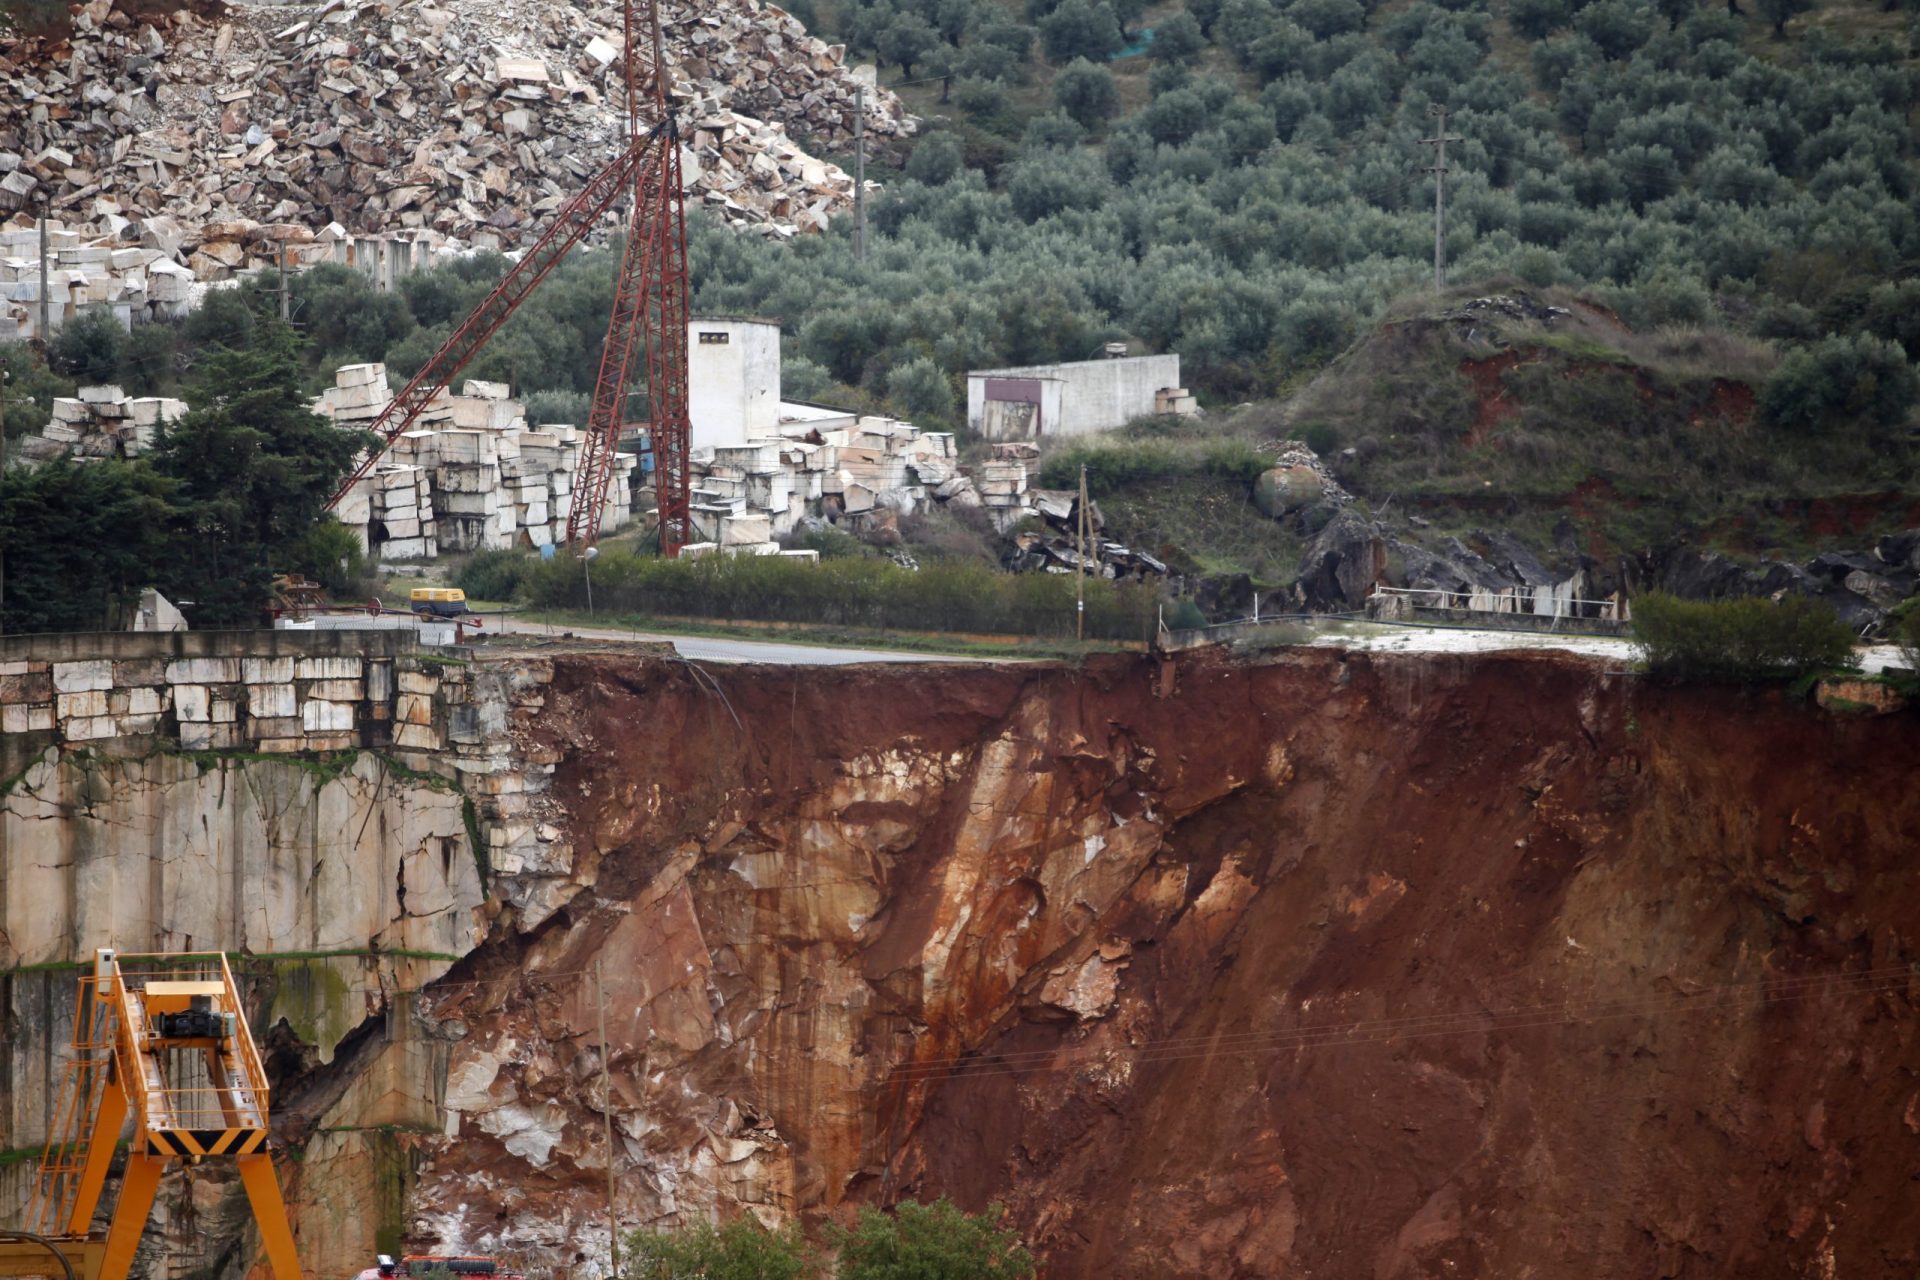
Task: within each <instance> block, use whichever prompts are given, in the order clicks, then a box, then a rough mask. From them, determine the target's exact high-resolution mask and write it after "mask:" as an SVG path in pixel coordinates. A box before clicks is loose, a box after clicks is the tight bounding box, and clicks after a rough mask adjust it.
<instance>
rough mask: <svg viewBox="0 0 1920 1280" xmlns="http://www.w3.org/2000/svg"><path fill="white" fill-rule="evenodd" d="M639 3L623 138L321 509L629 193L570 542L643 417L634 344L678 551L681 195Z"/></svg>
mask: <svg viewBox="0 0 1920 1280" xmlns="http://www.w3.org/2000/svg"><path fill="white" fill-rule="evenodd" d="M637 3H638V0H628V3H626V4H625V5H624V6H623V23H624V31H625V46H624V48H623V50H622V56H623V61H624V69H625V73H626V98H627V141H626V146H625V147H624V148H623V149H622V151H621V153H620V154H619V156H617V157H616V158H615V159H614V160H613V161H612V162H611V163H609V164H608V165H607V166H606V167H605V168H603V169H601V170H600V172H598V173H596V174H594V176H593V177H591V178H589V179H588V180H587V184H586V186H585V187H584V188H582V189H581V191H580V192H579V194H577V195H575V196H574V197H573V198H572V199H571V200H569V201H568V202H567V203H566V204H565V205H563V206H561V208H560V210H559V211H558V212H557V213H556V214H555V215H554V218H553V221H552V222H551V223H550V224H549V225H548V226H547V229H546V230H545V231H544V232H543V233H541V235H540V238H539V239H538V240H536V241H535V242H534V244H533V246H532V247H531V248H529V249H528V250H526V252H525V253H523V254H522V255H521V257H520V260H519V261H518V262H516V263H515V264H514V265H513V267H512V269H510V270H509V271H508V272H507V274H506V275H505V276H504V277H502V279H501V281H500V283H499V284H498V285H496V286H494V289H493V291H492V292H491V293H489V294H488V295H487V296H486V297H485V298H483V299H482V300H481V302H480V305H478V306H477V307H475V308H474V309H473V311H472V312H471V313H470V314H468V316H467V317H466V319H464V320H463V321H462V322H461V323H460V325H459V326H458V327H457V328H456V329H455V330H454V331H453V333H452V334H451V335H450V336H449V337H448V338H447V340H446V341H445V342H444V343H442V344H441V346H440V349H439V350H438V351H436V352H434V354H433V355H432V356H431V357H430V358H429V359H428V360H427V362H426V363H425V364H423V365H421V366H420V369H419V372H417V373H415V374H414V376H413V378H412V379H411V380H410V381H409V382H408V383H407V385H406V386H405V387H404V388H402V389H401V391H400V393H399V395H397V396H395V397H394V400H393V402H392V403H391V404H389V405H388V406H387V408H386V409H385V411H384V412H382V413H381V415H380V416H379V417H378V418H376V419H375V420H374V421H373V422H372V423H371V424H370V426H369V428H368V429H369V430H370V431H372V432H373V434H374V435H375V437H376V440H375V442H374V445H373V447H372V448H371V449H369V450H368V452H367V455H366V456H365V457H364V458H363V459H361V461H360V463H359V464H358V466H356V467H355V469H354V471H353V474H352V475H350V476H349V477H348V478H347V480H346V481H345V483H343V484H342V485H341V486H340V487H339V489H338V490H336V491H335V492H334V494H333V496H332V497H331V498H330V499H329V500H328V502H327V506H328V508H329V509H331V508H332V507H334V506H335V505H337V504H338V503H339V502H340V500H341V499H342V498H344V497H346V495H347V493H348V492H349V491H350V490H351V489H352V488H353V486H354V485H355V484H357V483H359V482H360V481H361V480H362V479H364V478H365V477H366V475H367V474H368V473H369V472H370V471H372V470H373V467H374V464H375V463H376V462H377V461H378V460H379V458H380V455H381V453H383V452H384V451H385V450H386V448H387V447H388V446H389V445H391V444H392V443H393V442H394V441H395V440H397V439H399V438H400V436H401V435H402V434H403V433H405V432H406V431H408V430H410V429H411V428H412V426H413V424H414V422H415V421H416V420H417V419H418V418H419V416H420V414H421V412H422V411H423V410H425V409H426V407H427V406H428V404H430V403H431V402H432V401H433V400H434V399H435V398H436V397H438V396H439V395H440V394H441V393H442V392H444V391H445V390H446V389H447V388H448V387H449V386H450V385H452V382H453V380H454V378H456V377H457V376H459V373H460V371H461V370H462V369H464V368H465V367H466V366H467V364H468V362H470V361H471V360H472V359H473V357H474V356H475V355H476V354H478V352H479V351H480V349H481V348H482V347H483V346H485V345H486V343H487V340H488V339H489V338H491V337H492V336H493V335H494V334H495V333H497V332H499V330H500V327H501V326H502V325H504V324H505V323H506V322H507V320H508V319H509V318H511V317H512V315H513V313H514V312H515V311H516V310H518V309H519V307H520V304H521V303H523V302H525V301H526V299H527V298H528V296H529V295H531V294H532V293H533V291H534V290H535V289H536V288H538V287H539V285H540V282H541V281H543V280H545V279H546V278H547V276H548V275H549V274H550V273H551V272H552V271H553V269H554V267H556V266H557V265H559V262H560V260H561V259H562V258H564V257H565V256H566V255H567V252H568V251H569V250H571V249H572V248H573V247H574V246H575V245H578V244H579V243H580V242H581V241H582V240H584V239H585V238H586V237H587V235H588V234H589V233H590V232H591V231H592V230H593V229H594V227H595V226H597V225H598V224H599V221H600V219H601V218H602V217H603V216H605V215H606V214H607V213H609V212H611V211H612V210H613V209H614V208H615V207H617V206H618V205H619V203H620V201H621V200H622V199H625V200H627V201H628V205H629V208H628V215H627V239H626V247H625V251H624V253H623V255H622V260H621V264H620V273H619V276H618V277H617V280H616V283H615V292H614V303H613V311H612V314H611V315H610V316H609V317H608V321H607V337H606V341H605V343H604V344H603V346H602V348H601V352H600V369H599V374H598V377H597V378H596V380H595V385H594V395H593V409H592V412H591V414H590V416H589V418H588V422H587V429H586V433H585V437H584V439H583V440H582V443H581V459H580V474H579V477H578V483H576V484H575V486H574V491H573V503H572V506H571V507H570V509H569V511H568V514H567V541H568V542H569V543H571V544H573V545H574V546H576V547H587V546H591V545H593V544H594V543H595V542H596V541H597V540H598V539H599V537H600V524H601V520H602V519H603V517H604V513H605V508H606V497H607V485H608V483H609V482H610V480H611V479H612V476H613V471H614V466H613V462H614V455H615V452H616V451H617V449H618V446H619V441H620V436H621V434H622V432H623V431H624V430H626V429H627V428H629V427H635V428H638V427H640V426H641V425H643V424H640V423H629V422H628V421H627V415H626V411H625V410H626V401H627V394H628V387H629V384H630V383H631V382H632V380H633V377H634V373H635V368H636V364H637V362H638V360H639V359H641V358H642V353H644V360H645V366H646V380H647V396H648V415H647V419H646V422H645V423H644V426H645V428H646V430H647V431H648V434H649V439H650V441H651V444H652V449H653V455H654V486H655V492H656V494H657V495H658V499H659V505H660V549H661V553H662V554H663V555H667V556H673V555H677V554H678V553H679V551H680V548H681V547H683V546H685V545H686V544H687V542H688V541H689V540H690V537H691V502H692V498H691V477H690V474H689V470H688V461H689V459H688V456H687V455H688V450H689V433H690V427H689V424H688V418H687V318H688V301H687V295H688V286H687V247H686V192H685V182H684V180H683V177H682V171H681V160H680V130H679V124H678V122H677V121H676V119H675V118H674V114H673V103H672V101H671V99H670V97H669V95H668V92H667V71H666V62H665V50H664V45H663V42H662V39H661V33H660V8H659V0H647V4H646V13H647V18H648V27H649V28H650V30H646V31H643V30H642V29H640V23H639V15H638V13H637V12H636V5H637ZM647 37H650V39H649V38H647ZM643 47H644V48H646V49H647V50H648V54H649V56H648V57H647V58H645V59H643V58H642V55H641V50H642V48H643ZM649 79H650V80H651V84H652V89H651V92H650V93H645V92H644V91H643V89H642V86H643V85H644V84H645V83H647V81H648V80H649ZM643 98H644V99H646V100H650V101H651V102H652V105H653V116H654V123H653V124H652V125H651V126H644V125H643V123H642V120H641V115H640V107H641V104H642V101H643Z"/></svg>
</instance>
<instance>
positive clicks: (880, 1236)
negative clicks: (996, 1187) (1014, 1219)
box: [835, 1199, 1034, 1280]
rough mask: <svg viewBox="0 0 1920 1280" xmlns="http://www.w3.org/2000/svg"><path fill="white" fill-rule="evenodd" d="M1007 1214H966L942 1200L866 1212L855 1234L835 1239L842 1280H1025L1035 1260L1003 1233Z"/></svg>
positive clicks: (996, 1211) (1016, 1239)
mask: <svg viewBox="0 0 1920 1280" xmlns="http://www.w3.org/2000/svg"><path fill="white" fill-rule="evenodd" d="M1001 1214H1002V1210H1001V1208H1000V1206H999V1205H994V1206H992V1207H991V1208H989V1209H988V1210H987V1212H985V1213H982V1214H973V1213H963V1212H961V1211H960V1210H959V1209H958V1208H956V1207H955V1206H954V1205H953V1204H952V1203H951V1202H949V1201H947V1200H945V1199H941V1200H937V1201H935V1202H934V1203H932V1204H916V1203H914V1202H913V1201H911V1200H909V1201H907V1202H905V1203H903V1204H901V1205H899V1206H897V1207H896V1208H895V1209H894V1211H893V1213H891V1214H886V1213H882V1212H880V1211H879V1210H877V1209H867V1208H863V1209H861V1210H860V1220H859V1222H858V1223H857V1224H855V1226H854V1228H853V1230H851V1231H847V1230H844V1229H842V1230H840V1231H838V1232H836V1233H835V1235H836V1239H835V1243H837V1244H838V1245H839V1246H840V1268H839V1280H1025V1277H1028V1276H1031V1275H1033V1273H1034V1263H1033V1255H1032V1254H1030V1253H1028V1252H1027V1251H1026V1250H1025V1249H1024V1248H1022V1247H1021V1244H1020V1237H1019V1236H1017V1235H1015V1234H1014V1233H1013V1232H1011V1231H1002V1230H1000V1228H999V1221H1000V1218H1001Z"/></svg>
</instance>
